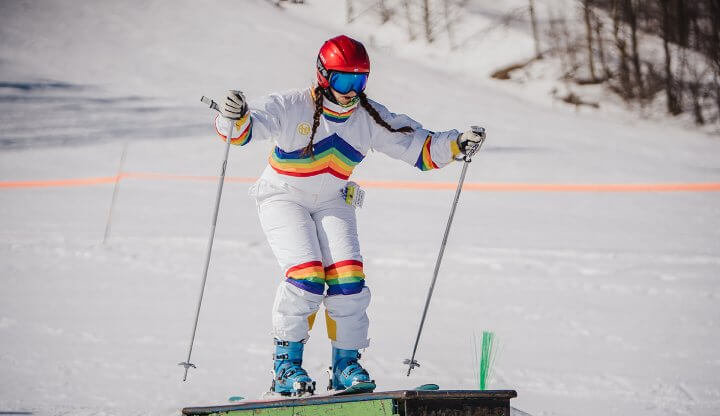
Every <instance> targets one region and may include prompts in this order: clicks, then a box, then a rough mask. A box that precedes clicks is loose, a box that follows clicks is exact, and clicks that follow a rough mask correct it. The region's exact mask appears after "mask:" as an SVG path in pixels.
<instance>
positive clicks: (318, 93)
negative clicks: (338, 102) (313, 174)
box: [302, 86, 323, 159]
mask: <svg viewBox="0 0 720 416" xmlns="http://www.w3.org/2000/svg"><path fill="white" fill-rule="evenodd" d="M314 93H315V112H314V113H313V125H312V132H311V133H310V143H308V145H307V146H305V149H303V151H302V155H303V156H307V155H310V157H312V158H313V159H315V150H313V140H315V132H316V131H317V128H318V126H319V125H320V115H321V114H322V112H323V93H322V88H321V87H320V86H317V87H315V91H314Z"/></svg>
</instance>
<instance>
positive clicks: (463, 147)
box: [457, 128, 485, 153]
mask: <svg viewBox="0 0 720 416" xmlns="http://www.w3.org/2000/svg"><path fill="white" fill-rule="evenodd" d="M483 140H485V129H483V128H478V129H473V130H468V131H466V132H465V133H463V134H461V135H459V136H458V138H457V144H458V147H459V148H460V151H461V152H463V153H467V150H468V149H471V148H472V147H473V146H475V145H476V144H478V143H480V142H482V141H483Z"/></svg>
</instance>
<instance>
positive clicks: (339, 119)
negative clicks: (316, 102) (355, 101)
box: [323, 106, 357, 123]
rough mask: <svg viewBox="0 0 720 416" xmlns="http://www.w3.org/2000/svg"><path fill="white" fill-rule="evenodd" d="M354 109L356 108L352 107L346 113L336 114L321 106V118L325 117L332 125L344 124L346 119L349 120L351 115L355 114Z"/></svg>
mask: <svg viewBox="0 0 720 416" xmlns="http://www.w3.org/2000/svg"><path fill="white" fill-rule="evenodd" d="M356 108H357V106H354V107H352V108H350V109H348V110H347V111H343V112H338V111H334V110H331V109H329V108H327V107H325V106H323V116H325V118H326V119H327V120H329V121H332V122H334V123H344V122H345V121H346V120H347V119H349V118H350V116H351V115H352V113H353V112H355V109H356Z"/></svg>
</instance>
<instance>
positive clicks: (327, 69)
mask: <svg viewBox="0 0 720 416" xmlns="http://www.w3.org/2000/svg"><path fill="white" fill-rule="evenodd" d="M332 71H338V72H364V73H369V72H370V58H369V57H368V54H367V52H366V51H365V47H364V46H363V44H362V43H360V42H358V41H356V40H355V39H352V38H349V37H347V36H345V35H340V36H337V37H334V38H332V39H330V40H328V41H326V42H325V43H324V44H323V46H322V47H321V48H320V52H319V53H318V58H317V79H318V85H320V86H321V87H323V88H328V87H329V86H330V81H329V79H330V73H331V72H332Z"/></svg>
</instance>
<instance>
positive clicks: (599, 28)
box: [593, 15, 612, 80]
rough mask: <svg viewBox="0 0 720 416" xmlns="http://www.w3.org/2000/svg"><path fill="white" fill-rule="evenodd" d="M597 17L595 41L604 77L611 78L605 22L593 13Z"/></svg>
mask: <svg viewBox="0 0 720 416" xmlns="http://www.w3.org/2000/svg"><path fill="white" fill-rule="evenodd" d="M593 17H594V18H595V19H594V20H595V22H594V26H595V42H596V43H597V48H598V56H599V57H600V65H601V66H602V69H603V74H604V78H605V79H606V80H607V79H610V78H611V77H612V71H611V70H610V66H609V65H608V63H607V58H606V57H605V40H604V38H603V23H602V20H600V18H599V17H598V16H597V15H593Z"/></svg>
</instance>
